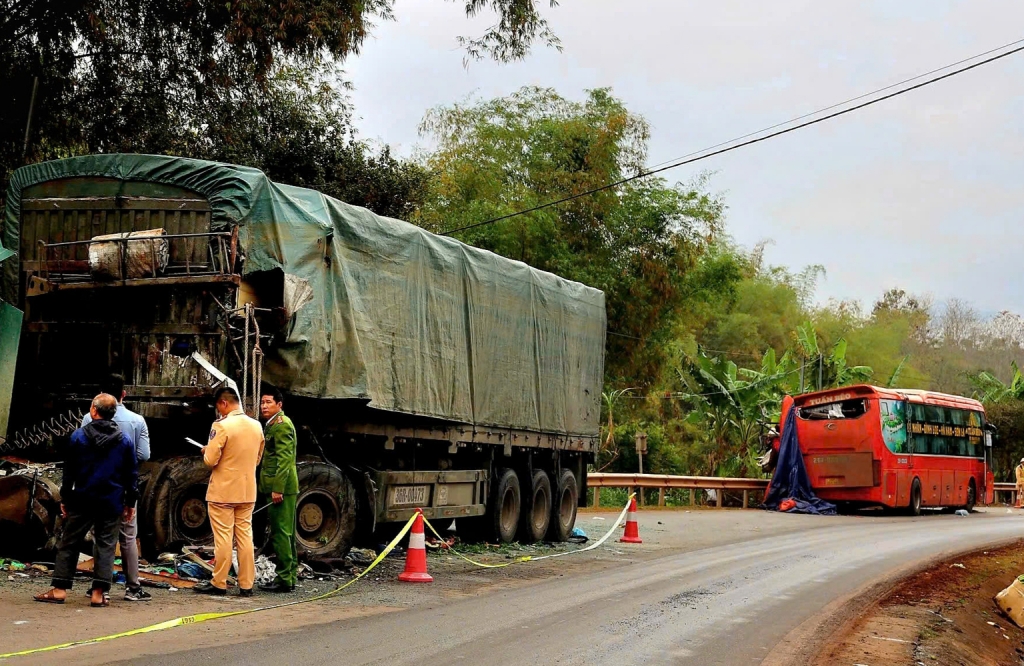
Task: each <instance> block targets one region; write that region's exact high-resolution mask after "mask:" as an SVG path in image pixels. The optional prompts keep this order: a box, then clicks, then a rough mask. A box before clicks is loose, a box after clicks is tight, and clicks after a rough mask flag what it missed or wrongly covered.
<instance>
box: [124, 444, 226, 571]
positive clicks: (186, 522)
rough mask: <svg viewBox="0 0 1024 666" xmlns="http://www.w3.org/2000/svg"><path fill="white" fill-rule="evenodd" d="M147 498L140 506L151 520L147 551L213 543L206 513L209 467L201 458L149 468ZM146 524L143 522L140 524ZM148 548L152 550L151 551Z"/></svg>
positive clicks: (146, 532) (189, 458)
mask: <svg viewBox="0 0 1024 666" xmlns="http://www.w3.org/2000/svg"><path fill="white" fill-rule="evenodd" d="M150 470H151V471H150V475H149V482H148V483H147V484H146V496H145V497H144V498H143V500H142V501H141V502H140V504H139V509H140V510H141V511H144V512H145V514H148V515H147V518H148V519H149V520H151V521H152V524H151V532H150V531H144V532H143V533H144V534H149V533H151V534H152V539H151V543H149V544H147V543H145V541H143V547H144V548H146V549H147V551H148V552H150V553H153V552H156V553H159V552H161V551H164V550H178V548H179V547H180V545H181V544H212V543H213V529H212V528H211V527H210V517H209V514H208V513H207V510H206V489H207V486H208V485H209V483H210V468H209V467H207V466H206V465H205V464H204V463H203V459H202V458H198V457H187V458H171V459H168V460H164V461H161V462H159V463H156V466H155V467H152V466H151V467H150ZM143 522H144V523H145V521H143ZM150 549H151V550H150Z"/></svg>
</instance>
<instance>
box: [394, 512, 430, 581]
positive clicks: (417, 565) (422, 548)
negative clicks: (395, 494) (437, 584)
mask: <svg viewBox="0 0 1024 666" xmlns="http://www.w3.org/2000/svg"><path fill="white" fill-rule="evenodd" d="M398 580H400V581H403V582H406V583H429V582H431V581H432V580H434V577H433V576H431V575H430V574H428V573H427V546H426V544H425V543H424V536H423V512H422V511H420V510H419V509H416V521H415V522H413V524H412V531H411V532H409V550H407V551H406V553H405V571H403V572H402V573H400V574H398Z"/></svg>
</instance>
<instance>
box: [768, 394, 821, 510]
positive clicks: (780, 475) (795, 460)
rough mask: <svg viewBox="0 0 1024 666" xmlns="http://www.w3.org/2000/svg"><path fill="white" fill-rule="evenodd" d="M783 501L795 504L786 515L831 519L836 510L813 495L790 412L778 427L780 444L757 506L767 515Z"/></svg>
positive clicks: (777, 508)
mask: <svg viewBox="0 0 1024 666" xmlns="http://www.w3.org/2000/svg"><path fill="white" fill-rule="evenodd" d="M787 499H792V500H793V501H794V502H795V503H796V504H795V506H793V507H792V508H790V509H788V510H787V513H813V514H817V515H820V516H833V515H835V513H836V507H835V505H834V504H832V503H830V502H826V501H825V500H823V499H821V498H820V497H818V496H817V495H815V494H814V490H812V489H811V480H810V478H809V477H808V476H807V468H806V467H804V457H803V454H802V453H801V451H800V442H799V440H798V439H797V436H796V409H795V408H794V409H790V410H789V413H788V414H787V415H786V422H785V424H784V425H783V426H782V441H781V442H780V443H779V461H778V464H777V465H776V466H775V473H774V474H772V481H771V484H770V485H769V486H768V493H767V495H766V496H765V498H764V504H762V505H761V506H762V507H763V508H765V509H768V510H769V511H778V510H779V505H780V504H781V503H782V502H783V501H784V500H787Z"/></svg>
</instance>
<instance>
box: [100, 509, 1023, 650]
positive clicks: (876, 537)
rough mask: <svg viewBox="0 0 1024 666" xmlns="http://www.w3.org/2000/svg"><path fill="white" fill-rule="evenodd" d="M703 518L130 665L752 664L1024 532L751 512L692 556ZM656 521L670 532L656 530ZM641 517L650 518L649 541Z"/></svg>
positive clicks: (988, 518) (984, 523)
mask: <svg viewBox="0 0 1024 666" xmlns="http://www.w3.org/2000/svg"><path fill="white" fill-rule="evenodd" d="M704 513H705V514H707V513H715V514H719V516H706V517H705V516H701V517H699V518H696V519H695V518H693V517H691V516H683V515H682V514H669V513H659V514H655V513H647V514H641V515H642V516H643V519H642V522H641V535H642V536H645V539H647V540H650V541H653V542H656V543H657V545H656V546H655V547H653V548H652V551H651V553H653V554H649V555H648V556H647V557H646V558H644V557H628V556H627V557H626V558H625V559H622V560H621V561H617V562H612V564H611V565H609V564H608V560H609V559H612V560H614V558H615V556H616V553H618V554H619V555H621V554H622V552H623V551H622V550H616V548H622V549H625V547H624V546H620V547H613V548H612V549H610V550H609V551H608V554H607V556H606V557H605V558H604V560H603V566H601V567H596V566H595V567H589V568H588V567H586V566H576V567H574V568H572V569H571V570H567V571H566V572H564V573H562V574H561V575H559V574H552V575H551V576H549V577H546V578H544V579H541V580H534V581H530V582H529V583H528V584H524V585H519V586H510V587H507V588H498V589H491V590H487V591H484V592H482V593H479V594H475V595H469V596H466V597H463V598H457V599H438V598H437V597H433V596H431V595H428V594H426V593H424V594H423V596H422V599H420V600H419V601H418V602H417V603H414V604H413V605H411V607H409V608H406V609H405V610H401V611H398V612H390V613H386V614H380V615H373V616H368V617H360V618H353V619H346V620H341V621H336V622H330V623H325V624H315V625H310V626H306V627H304V628H302V629H301V630H300V631H290V632H286V633H277V634H273V635H268V636H265V637H262V638H259V639H257V640H247V641H245V642H241V643H237V644H233V645H226V646H223V647H203V648H199V649H194V650H185V651H177V652H171V653H169V654H168V653H164V654H159V655H151V656H144V657H140V658H136V659H132V660H131V663H133V664H147V663H152V664H161V665H164V666H171V665H177V664H180V665H182V666H194V665H195V664H205V663H245V664H268V665H271V664H272V665H274V666H279V665H280V664H303V665H304V666H313V665H316V664H337V663H345V664H371V663H381V664H389V665H396V664H422V663H474V664H475V663H488V664H516V665H517V666H521V665H522V664H524V663H559V664H640V663H644V664H650V663H672V664H702V665H705V664H744V665H749V664H754V663H760V662H761V661H762V660H763V659H764V658H765V656H766V655H767V654H768V653H769V652H770V651H771V650H772V649H773V648H774V647H775V646H776V645H777V644H778V643H779V642H780V640H782V639H783V637H785V636H786V635H787V634H788V633H789V632H790V631H791V630H793V629H794V628H796V627H798V625H801V623H804V621H805V620H808V619H809V618H812V619H813V618H814V617H815V616H816V615H818V614H820V613H821V612H822V609H823V608H825V607H826V606H827V605H829V604H830V603H831V602H834V600H836V599H839V598H841V597H843V596H844V595H848V594H850V593H852V592H854V591H856V590H858V589H861V588H863V586H865V585H866V584H868V583H870V582H872V581H876V580H879V579H882V578H884V577H885V576H887V575H891V574H892V572H894V571H896V570H899V569H905V568H907V567H909V566H912V565H914V564H915V563H923V562H925V561H927V560H929V559H933V558H935V557H937V556H940V555H948V554H950V553H953V552H957V551H966V550H971V549H974V548H977V547H983V546H985V545H987V544H993V543H997V542H1005V541H1007V540H1010V539H1014V538H1020V537H1024V515H1022V514H1021V513H1020V512H1014V513H1013V515H1007V514H1006V513H1005V509H994V510H992V511H990V512H988V513H982V514H973V515H971V516H970V517H967V518H962V517H957V516H953V515H927V516H923V517H921V518H914V519H911V518H900V517H867V518H864V517H861V518H848V517H837V518H817V517H799V516H792V517H790V516H771V521H764V518H765V514H763V513H760V512H744V514H743V517H742V518H740V519H739V520H740V521H741V522H742V524H744V525H746V524H750V525H754V524H755V523H756V522H757V521H759V520H760V521H763V522H766V524H768V525H769V526H770V529H769V530H767V532H768V533H765V532H761V531H756V530H760V528H758V527H756V526H755V527H752V528H750V530H755V531H748V532H747V533H746V535H744V536H743V538H739V539H738V540H733V541H732V542H730V543H721V544H716V543H712V544H711V545H708V546H705V547H698V548H696V549H694V548H693V547H692V543H701V542H714V541H715V540H716V539H715V534H713V533H712V534H710V535H709V534H705V533H700V534H698V533H697V532H696V530H697V529H705V530H706V529H710V530H714V529H715V527H714V525H715V521H716V520H721V521H726V520H733V521H735V520H736V518H735V516H736V515H737V513H738V512H704ZM730 514H731V516H732V518H729V517H728V516H730ZM652 517H657V519H658V520H662V521H663V523H664V524H663V526H662V527H661V528H652V525H653V524H654V519H653V518H652ZM790 518H791V519H792V521H790V522H788V523H787V522H786V521H787V520H789V519H790ZM587 519H588V517H587V516H586V515H584V516H581V521H584V520H587ZM645 522H647V523H650V524H651V525H649V526H648V529H647V530H646V533H645V530H644V523H645ZM775 525H780V526H782V527H779V528H776V527H774V526H775ZM687 530H690V535H691V537H692V538H688V537H687ZM723 533H724V528H723ZM722 538H725V537H722ZM249 621H250V622H255V621H257V620H256V619H252V620H249ZM210 630H213V629H212V628H211V629H210ZM208 631H209V630H208ZM166 633H170V632H166ZM170 647H171V646H168V648H170ZM176 647H177V648H181V647H184V646H183V645H182V644H181V642H178V643H177V644H176ZM88 649H91V648H83V650H88ZM122 654H123V653H122Z"/></svg>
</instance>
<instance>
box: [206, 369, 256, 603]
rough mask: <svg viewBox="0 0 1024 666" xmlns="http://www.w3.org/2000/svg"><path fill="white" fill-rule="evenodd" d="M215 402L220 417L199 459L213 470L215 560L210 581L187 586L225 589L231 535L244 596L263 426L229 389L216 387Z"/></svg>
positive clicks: (251, 569) (251, 576)
mask: <svg viewBox="0 0 1024 666" xmlns="http://www.w3.org/2000/svg"><path fill="white" fill-rule="evenodd" d="M214 400H216V402H217V413H218V414H220V418H219V419H217V420H216V421H215V422H214V424H213V429H212V430H211V431H210V441H209V443H207V445H206V446H205V447H203V461H204V462H205V463H206V464H207V466H208V467H212V468H213V472H212V473H211V474H210V485H209V487H208V488H207V490H206V503H207V507H208V511H209V515H210V525H211V526H212V527H213V552H214V556H215V557H216V558H217V562H216V565H215V567H214V571H213V580H212V581H211V582H210V583H200V584H199V585H196V586H195V587H194V588H192V589H194V590H195V591H196V592H199V593H200V594H215V595H224V594H226V593H227V588H228V571H229V570H230V569H231V542H232V537H233V538H234V541H235V544H236V546H237V548H238V590H239V594H241V595H242V596H243V597H248V596H251V595H252V584H253V582H254V580H255V578H256V562H255V560H254V554H253V547H252V508H253V505H254V504H256V466H257V465H258V464H259V462H260V458H262V457H263V428H262V426H260V422H259V421H257V420H256V419H251V418H249V417H248V416H246V415H245V413H244V412H243V411H242V407H241V405H239V404H238V394H237V393H235V390H234V389H230V388H220V389H218V390H217V393H216V394H215V395H214Z"/></svg>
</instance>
